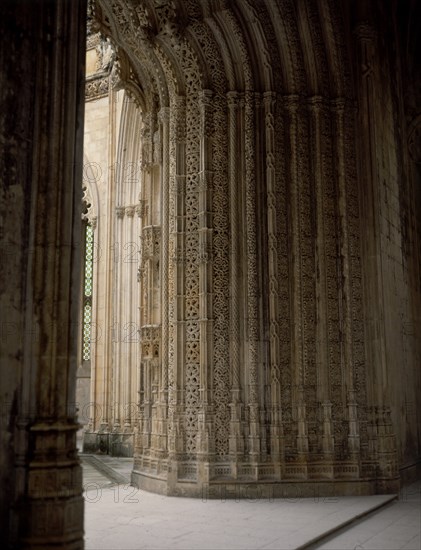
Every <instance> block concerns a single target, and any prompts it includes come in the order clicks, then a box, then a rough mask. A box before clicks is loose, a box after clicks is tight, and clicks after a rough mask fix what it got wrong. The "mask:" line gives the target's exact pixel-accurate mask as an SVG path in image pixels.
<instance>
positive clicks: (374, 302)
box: [355, 21, 398, 492]
mask: <svg viewBox="0 0 421 550" xmlns="http://www.w3.org/2000/svg"><path fill="white" fill-rule="evenodd" d="M355 36H356V49H357V59H358V63H357V65H356V67H357V70H356V81H357V94H358V104H359V110H358V113H359V117H358V127H359V128H358V129H359V131H358V136H359V140H360V142H361V143H362V144H363V145H361V147H359V151H360V159H359V160H360V164H359V166H360V178H361V182H362V185H361V187H360V197H361V202H360V208H361V215H362V219H363V220H364V225H363V233H362V240H361V242H362V262H363V265H364V269H363V273H364V275H365V276H364V279H363V286H364V303H365V306H366V308H365V316H366V323H365V331H366V332H365V336H366V342H367V343H366V358H367V370H368V372H369V377H368V378H369V380H370V383H369V385H368V388H367V390H368V399H369V405H370V417H371V418H370V419H369V424H371V426H370V438H371V447H370V449H369V452H370V455H371V456H370V459H371V460H372V461H373V468H374V467H375V468H376V469H377V474H376V477H377V478H378V481H377V483H378V488H379V489H380V490H384V491H385V492H387V491H389V490H390V489H393V487H394V486H395V485H396V484H397V483H398V481H394V479H395V480H396V479H397V477H398V472H397V457H396V442H395V435H394V433H393V426H392V424H391V419H390V408H389V403H388V373H387V366H388V365H387V356H386V326H385V307H386V304H385V303H384V292H385V284H384V271H385V264H384V258H383V250H382V246H381V223H382V220H381V204H380V201H379V196H380V193H379V190H380V187H381V182H380V177H379V168H378V158H377V154H378V151H379V150H380V149H381V146H382V144H381V138H380V136H379V135H378V132H377V126H378V125H379V117H380V114H379V113H378V109H377V105H378V104H379V103H380V102H381V100H382V98H383V97H384V96H383V93H382V89H381V86H382V83H381V80H380V78H379V75H378V67H379V66H380V55H379V52H378V45H377V33H376V30H375V28H374V27H373V26H372V25H371V24H370V23H368V22H367V21H363V22H361V23H359V24H358V25H357V27H356V29H355Z"/></svg>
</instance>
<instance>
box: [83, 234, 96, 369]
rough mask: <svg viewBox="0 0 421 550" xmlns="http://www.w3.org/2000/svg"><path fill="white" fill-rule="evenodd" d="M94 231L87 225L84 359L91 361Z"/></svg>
mask: <svg viewBox="0 0 421 550" xmlns="http://www.w3.org/2000/svg"><path fill="white" fill-rule="evenodd" d="M93 260H94V230H93V227H92V225H91V224H90V223H86V225H85V258H84V277H83V319H82V359H83V361H90V360H91V325H92V280H93V267H94V261H93Z"/></svg>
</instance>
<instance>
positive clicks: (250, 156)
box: [244, 92, 260, 460]
mask: <svg viewBox="0 0 421 550" xmlns="http://www.w3.org/2000/svg"><path fill="white" fill-rule="evenodd" d="M244 99H245V105H244V129H245V145H244V148H245V150H244V154H245V179H246V181H245V185H246V205H245V206H246V212H245V214H246V233H247V244H246V261H247V331H248V353H247V361H248V371H249V376H248V379H249V418H250V435H249V450H250V454H251V455H252V456H253V458H254V459H255V460H257V457H258V456H259V454H260V418H259V398H258V384H259V379H258V367H259V363H258V362H259V353H258V345H259V328H258V327H259V320H258V316H259V309H258V295H259V288H258V280H257V272H258V269H257V235H256V229H257V220H256V164H255V163H256V158H255V155H256V143H255V94H254V92H245V98H244Z"/></svg>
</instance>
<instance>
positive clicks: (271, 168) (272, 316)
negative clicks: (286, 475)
mask: <svg viewBox="0 0 421 550" xmlns="http://www.w3.org/2000/svg"><path fill="white" fill-rule="evenodd" d="M263 103H264V109H265V146H266V193H267V199H266V201H267V232H268V277H269V337H270V352H269V353H270V387H271V390H270V391H271V396H270V400H271V402H270V409H271V440H270V448H271V456H272V457H273V460H274V461H276V460H279V458H280V455H281V453H282V452H283V445H282V412H281V388H280V369H279V364H280V356H279V354H280V346H281V342H280V338H279V288H278V287H279V272H278V266H279V258H278V245H279V243H278V237H277V232H278V223H279V222H278V219H277V216H278V214H277V204H276V171H275V114H274V113H275V107H276V93H274V92H265V94H264V99H263Z"/></svg>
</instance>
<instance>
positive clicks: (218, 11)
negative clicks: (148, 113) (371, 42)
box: [92, 0, 350, 109]
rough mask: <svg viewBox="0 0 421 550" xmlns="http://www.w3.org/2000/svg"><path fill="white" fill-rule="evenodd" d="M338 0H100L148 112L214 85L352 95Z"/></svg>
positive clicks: (218, 89) (97, 10)
mask: <svg viewBox="0 0 421 550" xmlns="http://www.w3.org/2000/svg"><path fill="white" fill-rule="evenodd" d="M339 5H340V4H339V3H337V2H334V1H332V0H258V1H256V0H140V1H139V0H96V3H94V4H93V8H92V9H93V12H94V13H93V18H94V19H95V20H96V24H97V25H98V26H99V29H100V30H101V32H102V33H103V34H105V35H106V36H109V37H111V39H112V41H113V42H114V44H115V45H116V46H117V50H118V59H119V67H120V72H121V75H120V78H121V79H122V80H125V81H126V82H128V83H129V84H130V85H131V86H132V87H133V89H134V90H137V91H138V93H139V95H140V96H141V97H140V99H141V103H142V104H143V107H144V109H148V108H149V107H151V106H152V104H153V103H155V104H156V103H158V104H159V106H160V107H163V106H168V105H169V104H170V98H171V97H173V98H174V97H176V96H180V95H181V96H189V95H190V94H192V93H193V94H194V93H195V91H198V90H203V89H210V90H212V91H213V92H214V93H217V94H225V93H226V92H228V91H237V92H242V91H256V92H270V91H276V92H278V93H282V94H285V95H290V94H292V95H295V94H297V95H306V96H312V95H323V96H325V97H332V98H334V97H339V96H342V97H343V96H344V95H347V94H348V93H349V90H350V86H349V85H348V84H349V82H348V79H349V75H348V74H347V67H348V66H349V63H347V62H346V58H347V52H346V48H345V42H346V40H345V38H344V36H345V34H344V24H343V21H342V16H341V14H340V10H339V9H338V6H339Z"/></svg>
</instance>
